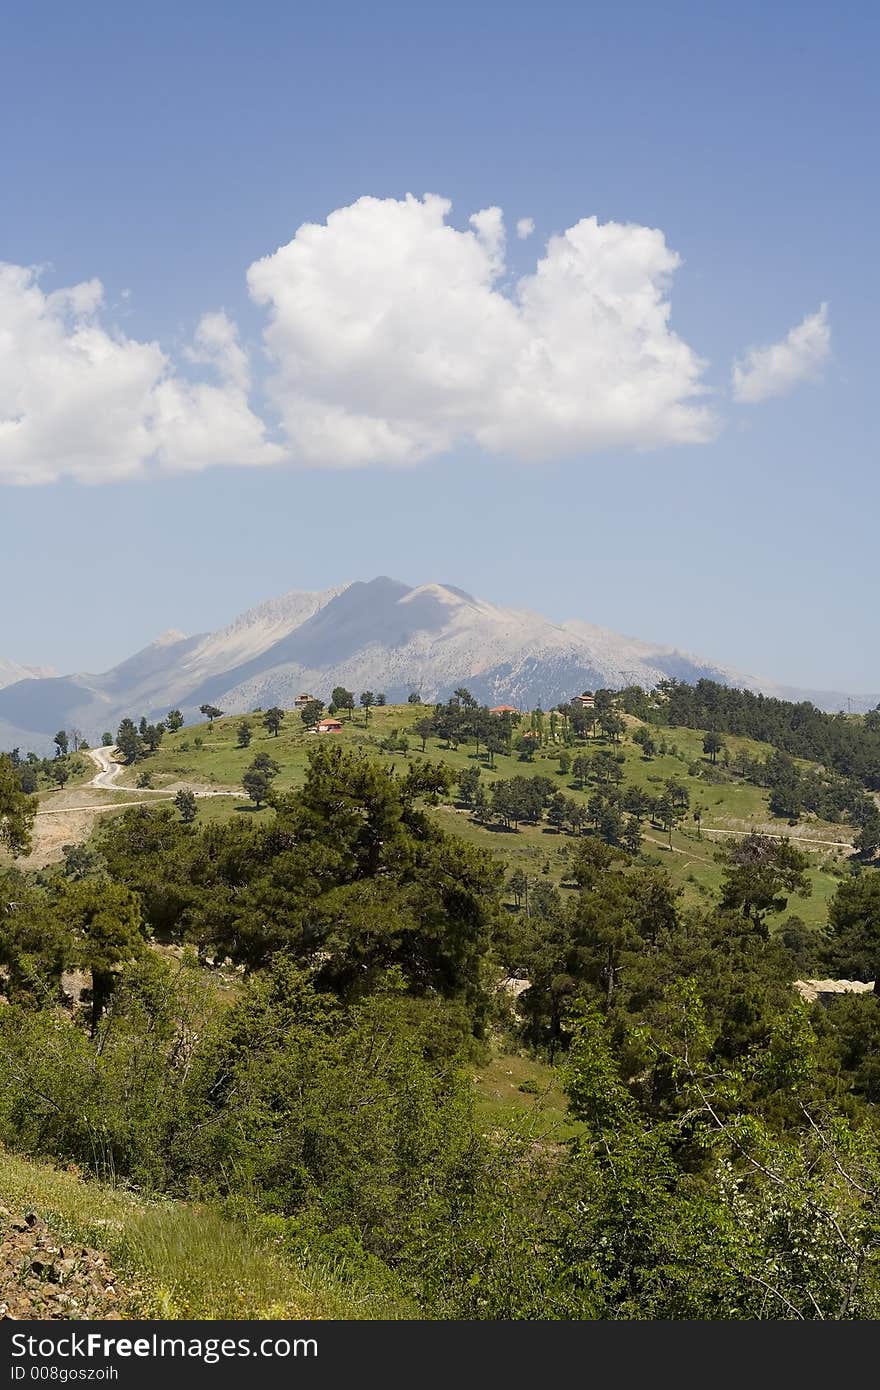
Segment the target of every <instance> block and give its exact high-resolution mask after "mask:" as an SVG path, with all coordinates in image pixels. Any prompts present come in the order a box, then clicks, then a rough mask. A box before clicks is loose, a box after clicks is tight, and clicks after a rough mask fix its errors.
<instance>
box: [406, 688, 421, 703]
mask: <svg viewBox="0 0 880 1390" xmlns="http://www.w3.org/2000/svg"><path fill="white" fill-rule="evenodd" d="M406 703H407V704H408V705H420V704H421V703H422V697H421V695H420V694H419V693H418V691H416V690H412V691H410V693H409V695H407V697H406Z"/></svg>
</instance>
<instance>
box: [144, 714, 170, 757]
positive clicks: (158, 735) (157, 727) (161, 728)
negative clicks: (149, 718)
mask: <svg viewBox="0 0 880 1390" xmlns="http://www.w3.org/2000/svg"><path fill="white" fill-rule="evenodd" d="M141 725H142V727H141V737H142V738H143V741H144V743H145V744H146V746H147V748H148V749H149V751H150V752H151V753H155V751H156V749H157V748H158V747H159V744H160V743H161V742H162V736H163V734H164V733H165V725H164V724H163V723H161V721H160V722H159V723H157V724H148V723H147V722H146V721H145V720H141Z"/></svg>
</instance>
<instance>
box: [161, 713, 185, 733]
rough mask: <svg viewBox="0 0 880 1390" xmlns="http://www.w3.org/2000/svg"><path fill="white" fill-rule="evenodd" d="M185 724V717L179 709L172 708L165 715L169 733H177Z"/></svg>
mask: <svg viewBox="0 0 880 1390" xmlns="http://www.w3.org/2000/svg"><path fill="white" fill-rule="evenodd" d="M183 725H184V718H183V715H182V714H181V712H180V710H179V709H170V710H169V711H168V713H167V714H166V716H165V727H166V728H167V729H168V731H169V733H172V734H176V733H177V731H178V730H179V729H182V728H183Z"/></svg>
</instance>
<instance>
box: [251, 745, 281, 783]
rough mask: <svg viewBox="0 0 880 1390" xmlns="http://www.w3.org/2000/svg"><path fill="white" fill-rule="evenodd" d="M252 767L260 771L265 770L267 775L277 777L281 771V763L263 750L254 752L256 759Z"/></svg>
mask: <svg viewBox="0 0 880 1390" xmlns="http://www.w3.org/2000/svg"><path fill="white" fill-rule="evenodd" d="M251 767H255V768H256V769H257V771H258V772H265V773H266V775H267V777H270V778H271V777H277V776H278V774H279V772H280V771H281V768H280V766H279V764H278V763H276V761H275V759H274V758H273V757H271V755H270V754H269V753H265V752H263V751H260V752H259V753H255V754H254V760H253V762H252V763H251Z"/></svg>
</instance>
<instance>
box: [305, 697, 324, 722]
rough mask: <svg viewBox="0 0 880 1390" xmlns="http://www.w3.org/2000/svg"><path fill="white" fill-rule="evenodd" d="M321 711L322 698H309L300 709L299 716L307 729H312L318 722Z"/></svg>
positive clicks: (322, 710)
mask: <svg viewBox="0 0 880 1390" xmlns="http://www.w3.org/2000/svg"><path fill="white" fill-rule="evenodd" d="M323 713H324V702H323V700H309V701H308V703H307V704H305V705H303V707H302V709H301V710H300V712H299V717H300V719H301V720H302V722H303V724H305V726H306V728H307V729H314V728H316V727H317V725H318V724H319V723H320V721H321V717H322V715H323Z"/></svg>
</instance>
